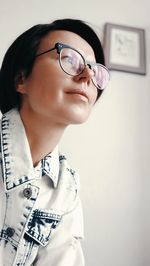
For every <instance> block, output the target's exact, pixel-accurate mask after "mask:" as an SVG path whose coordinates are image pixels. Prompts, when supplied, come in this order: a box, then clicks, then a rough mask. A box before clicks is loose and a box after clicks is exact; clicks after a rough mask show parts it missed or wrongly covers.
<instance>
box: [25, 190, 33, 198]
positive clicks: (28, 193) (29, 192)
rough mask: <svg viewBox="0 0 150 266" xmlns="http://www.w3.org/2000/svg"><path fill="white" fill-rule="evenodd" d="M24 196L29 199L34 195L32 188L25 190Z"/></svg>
mask: <svg viewBox="0 0 150 266" xmlns="http://www.w3.org/2000/svg"><path fill="white" fill-rule="evenodd" d="M23 195H24V197H25V198H27V199H29V198H30V197H31V195H32V189H31V188H25V189H24V190H23Z"/></svg>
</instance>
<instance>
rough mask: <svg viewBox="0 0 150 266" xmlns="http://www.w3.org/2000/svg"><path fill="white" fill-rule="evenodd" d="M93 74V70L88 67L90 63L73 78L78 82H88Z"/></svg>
mask: <svg viewBox="0 0 150 266" xmlns="http://www.w3.org/2000/svg"><path fill="white" fill-rule="evenodd" d="M93 76H94V72H93V70H92V69H91V68H90V65H86V66H85V68H84V70H83V71H82V73H81V74H79V75H78V76H75V77H74V78H75V79H76V81H78V82H79V81H80V82H83V81H84V82H87V84H90V82H91V81H92V77H93Z"/></svg>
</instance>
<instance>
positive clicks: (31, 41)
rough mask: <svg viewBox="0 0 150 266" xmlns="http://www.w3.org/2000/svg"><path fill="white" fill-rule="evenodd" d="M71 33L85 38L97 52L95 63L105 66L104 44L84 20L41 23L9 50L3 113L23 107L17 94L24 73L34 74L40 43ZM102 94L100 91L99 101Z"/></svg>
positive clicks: (1, 88)
mask: <svg viewBox="0 0 150 266" xmlns="http://www.w3.org/2000/svg"><path fill="white" fill-rule="evenodd" d="M56 30H66V31H71V32H74V33H76V34H78V35H79V36H81V37H82V38H83V39H85V40H86V41H87V42H88V43H89V44H90V46H91V47H92V48H93V50H94V54H95V57H96V62H98V63H101V64H103V65H105V60H104V53H103V48H102V45H101V42H100V40H99V38H98V36H97V34H96V33H95V32H94V30H93V29H92V28H91V27H90V26H89V25H87V24H86V23H85V22H83V21H82V20H78V19H68V18H67V19H59V20H55V21H53V22H52V23H49V24H38V25H35V26H33V27H31V28H30V29H28V30H26V31H25V32H24V33H23V34H21V35H20V36H19V37H18V38H17V39H16V40H15V41H14V42H13V43H12V45H11V46H10V47H9V49H8V50H7V52H6V54H5V56H4V59H3V62H2V66H1V70H0V110H1V112H2V113H5V112H7V111H9V110H10V109H11V108H14V107H18V108H20V105H21V98H20V93H18V92H17V91H16V86H17V80H18V79H19V75H21V73H23V74H24V76H25V77H28V76H29V75H30V73H31V71H32V67H33V65H34V61H35V55H36V54H37V50H38V47H39V45H40V42H41V40H42V39H43V38H44V37H45V36H46V35H47V34H48V33H49V32H52V31H56ZM101 93H102V91H101V90H98V96H97V99H98V98H99V97H100V95H101Z"/></svg>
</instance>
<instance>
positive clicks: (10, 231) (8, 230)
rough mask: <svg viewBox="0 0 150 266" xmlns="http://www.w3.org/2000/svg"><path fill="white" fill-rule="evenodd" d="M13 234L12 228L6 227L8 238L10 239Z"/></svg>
mask: <svg viewBox="0 0 150 266" xmlns="http://www.w3.org/2000/svg"><path fill="white" fill-rule="evenodd" d="M14 233H15V229H14V228H11V227H7V229H6V234H7V235H8V236H9V237H12V236H13V235H14Z"/></svg>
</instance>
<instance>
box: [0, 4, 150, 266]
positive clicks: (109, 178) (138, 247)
mask: <svg viewBox="0 0 150 266" xmlns="http://www.w3.org/2000/svg"><path fill="white" fill-rule="evenodd" d="M149 10H150V4H149V0H143V1H141V0H139V1H138V2H134V1H133V3H132V2H131V1H130V0H126V1H121V0H120V1H119V0H113V1H112V0H110V1H109V0H105V1H100V0H93V1H85V0H82V1H80V0H76V1H69V0H64V1H50V0H43V1H40V0H30V1H29V0H26V1H20V0H13V1H8V0H4V1H2V0H0V33H1V34H0V43H1V45H0V47H1V49H0V60H1V59H2V57H3V54H4V52H5V51H6V49H7V47H8V45H9V44H10V43H11V42H12V40H13V39H14V38H15V37H16V36H17V35H18V34H19V33H21V32H22V31H23V30H25V29H27V28H28V27H30V26H32V25H33V24H36V23H39V22H48V21H50V20H52V19H55V18H60V17H61V18H62V17H75V18H76V17H77V18H81V19H83V20H86V21H89V22H91V23H93V24H94V25H95V26H96V27H97V29H99V31H100V35H102V33H103V26H104V23H106V22H112V23H117V24H124V25H130V26H135V27H139V28H144V29H145V30H146V46H147V75H146V76H140V75H136V74H127V73H124V72H117V71H114V72H111V81H110V84H109V86H108V88H107V89H106V91H105V92H104V94H103V96H102V98H101V99H100V101H99V102H98V103H97V104H96V106H95V108H94V110H93V113H92V115H91V116H90V119H89V121H88V122H87V123H85V124H84V125H82V126H81V125H80V126H72V127H70V128H69V129H68V130H67V131H66V133H65V135H64V137H63V140H62V142H61V148H62V150H63V151H64V152H65V153H66V154H67V156H68V158H69V160H70V161H71V165H73V166H75V167H76V168H77V170H78V172H79V173H80V176H81V198H82V202H83V209H84V217H85V235H86V237H85V243H84V252H85V257H86V266H91V265H94V266H149V265H150V253H149V246H150V207H149V202H150V167H149V165H150V161H149V159H150V141H149V135H150V119H149V113H150V73H149V69H150V19H149V17H150V14H149Z"/></svg>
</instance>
